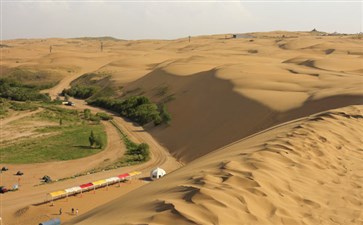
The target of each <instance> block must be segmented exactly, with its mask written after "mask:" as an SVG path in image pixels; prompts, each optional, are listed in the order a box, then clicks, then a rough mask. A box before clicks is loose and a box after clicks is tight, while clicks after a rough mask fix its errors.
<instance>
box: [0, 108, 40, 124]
mask: <svg viewBox="0 0 363 225" xmlns="http://www.w3.org/2000/svg"><path fill="white" fill-rule="evenodd" d="M42 110H43V109H37V110H34V111H30V112H25V113H23V112H21V113H18V114H17V115H15V116H11V117H7V118H4V119H0V127H2V126H4V125H6V124H8V123H10V122H13V121H15V120H20V119H21V118H24V117H27V116H31V115H33V114H36V113H38V112H40V111H42Z"/></svg>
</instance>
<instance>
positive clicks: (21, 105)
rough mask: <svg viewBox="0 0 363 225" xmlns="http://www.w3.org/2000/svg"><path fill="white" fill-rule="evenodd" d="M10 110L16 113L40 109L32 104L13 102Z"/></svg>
mask: <svg viewBox="0 0 363 225" xmlns="http://www.w3.org/2000/svg"><path fill="white" fill-rule="evenodd" d="M10 109H12V110H15V111H27V110H29V111H35V110H37V109H38V106H37V105H36V104H34V103H32V102H24V103H22V102H11V103H10Z"/></svg>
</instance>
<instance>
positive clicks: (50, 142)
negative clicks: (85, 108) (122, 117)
mask: <svg viewBox="0 0 363 225" xmlns="http://www.w3.org/2000/svg"><path fill="white" fill-rule="evenodd" d="M90 130H93V131H94V133H96V134H98V135H99V136H100V138H101V139H103V141H104V143H105V142H106V135H105V131H104V129H103V127H102V125H88V124H80V125H70V126H59V127H58V126H50V127H46V128H42V129H39V130H37V132H43V133H49V132H54V134H55V135H52V136H50V137H49V136H46V137H43V138H42V137H40V138H36V139H30V140H25V141H21V142H18V143H15V144H13V145H11V146H7V147H3V148H1V149H0V153H1V156H2V159H1V163H39V162H49V161H59V160H71V159H78V158H82V157H86V156H89V155H93V154H96V153H98V152H100V151H102V148H91V147H90V146H89V141H88V137H89V134H90Z"/></svg>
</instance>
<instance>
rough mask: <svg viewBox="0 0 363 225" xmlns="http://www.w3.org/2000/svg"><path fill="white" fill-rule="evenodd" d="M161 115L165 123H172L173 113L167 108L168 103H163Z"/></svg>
mask: <svg viewBox="0 0 363 225" xmlns="http://www.w3.org/2000/svg"><path fill="white" fill-rule="evenodd" d="M160 117H161V120H162V122H163V123H165V124H170V121H171V115H170V113H169V112H168V109H167V108H166V105H162V106H161V109H160Z"/></svg>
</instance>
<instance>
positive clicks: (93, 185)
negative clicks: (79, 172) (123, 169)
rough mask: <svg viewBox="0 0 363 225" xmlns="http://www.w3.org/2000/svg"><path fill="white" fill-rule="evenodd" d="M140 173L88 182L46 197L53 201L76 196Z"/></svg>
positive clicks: (134, 172)
mask: <svg viewBox="0 0 363 225" xmlns="http://www.w3.org/2000/svg"><path fill="white" fill-rule="evenodd" d="M140 174H141V172H140V171H133V172H131V173H124V174H120V175H118V176H117V177H110V178H106V179H103V180H97V181H94V182H90V183H86V184H82V185H79V186H75V187H71V188H67V189H64V190H60V191H54V192H51V193H48V195H49V196H50V197H51V200H52V201H53V200H54V199H58V198H62V197H68V196H69V195H73V194H76V193H78V192H81V193H82V192H83V191H88V190H91V189H96V188H99V187H102V186H106V185H110V184H114V183H117V182H120V181H123V180H126V179H128V178H130V177H133V176H137V175H140Z"/></svg>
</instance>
